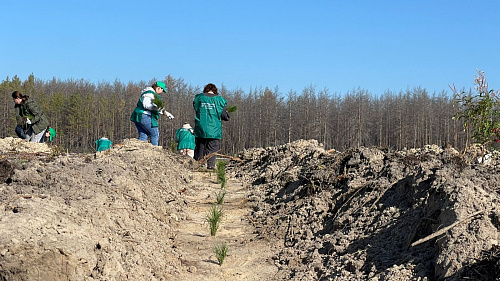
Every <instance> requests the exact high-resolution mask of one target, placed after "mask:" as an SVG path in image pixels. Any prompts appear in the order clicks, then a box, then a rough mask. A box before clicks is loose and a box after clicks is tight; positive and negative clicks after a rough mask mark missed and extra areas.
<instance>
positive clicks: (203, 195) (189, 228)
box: [174, 172, 277, 280]
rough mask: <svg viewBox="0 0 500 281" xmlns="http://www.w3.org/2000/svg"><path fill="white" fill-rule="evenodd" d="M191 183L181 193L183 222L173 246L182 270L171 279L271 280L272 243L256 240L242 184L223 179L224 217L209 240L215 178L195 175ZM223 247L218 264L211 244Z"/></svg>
mask: <svg viewBox="0 0 500 281" xmlns="http://www.w3.org/2000/svg"><path fill="white" fill-rule="evenodd" d="M193 177H194V181H193V183H194V184H192V185H191V186H190V187H189V188H188V189H187V190H185V191H184V192H183V194H184V198H185V200H186V202H187V205H188V208H187V209H186V214H187V217H188V218H187V220H185V221H180V223H179V225H178V233H177V234H176V236H175V242H174V245H175V247H176V248H177V249H178V253H180V254H179V255H180V261H181V263H182V266H183V267H186V268H187V272H179V275H178V276H175V278H176V280H272V279H274V278H275V277H276V273H277V268H276V266H274V265H273V260H272V259H271V256H272V253H273V248H274V247H275V243H272V242H270V241H264V240H259V239H258V238H257V237H256V234H255V233H254V232H255V226H253V225H252V222H251V221H250V218H249V217H247V214H248V213H249V211H250V206H249V204H248V203H247V200H246V188H245V186H244V184H242V183H240V182H236V181H234V180H232V179H229V180H228V184H227V187H226V190H227V193H226V196H225V200H224V204H223V206H224V217H223V219H222V222H221V226H220V228H219V230H218V231H217V234H216V236H215V237H212V236H210V231H209V225H208V223H207V222H206V216H207V213H208V212H209V210H210V208H211V206H212V204H213V203H214V202H216V195H215V194H216V192H218V191H220V190H221V187H220V184H217V183H216V176H215V174H214V173H209V172H194V173H193ZM222 242H226V243H227V245H228V253H227V257H226V259H225V260H224V262H223V264H222V265H221V266H220V265H219V264H218V263H217V259H216V257H215V254H214V252H213V246H214V245H216V244H219V243H222Z"/></svg>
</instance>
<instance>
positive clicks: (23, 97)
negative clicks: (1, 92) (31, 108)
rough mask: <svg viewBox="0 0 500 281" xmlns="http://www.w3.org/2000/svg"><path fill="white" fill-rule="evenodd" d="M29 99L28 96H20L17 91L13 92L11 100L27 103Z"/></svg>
mask: <svg viewBox="0 0 500 281" xmlns="http://www.w3.org/2000/svg"><path fill="white" fill-rule="evenodd" d="M29 98H30V96H25V95H23V94H21V92H19V91H14V92H13V93H12V99H22V100H23V103H24V102H25V101H27V100H28V99H29Z"/></svg>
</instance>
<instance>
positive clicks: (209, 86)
mask: <svg viewBox="0 0 500 281" xmlns="http://www.w3.org/2000/svg"><path fill="white" fill-rule="evenodd" d="M210 91H212V92H213V93H214V94H216V95H218V94H219V93H218V92H217V87H216V86H215V85H214V84H212V83H209V84H207V85H206V86H205V88H203V93H205V94H206V93H208V92H210Z"/></svg>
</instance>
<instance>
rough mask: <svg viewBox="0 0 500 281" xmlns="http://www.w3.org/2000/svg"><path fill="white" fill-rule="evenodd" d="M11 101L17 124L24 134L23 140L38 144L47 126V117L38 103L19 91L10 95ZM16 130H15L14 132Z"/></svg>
mask: <svg viewBox="0 0 500 281" xmlns="http://www.w3.org/2000/svg"><path fill="white" fill-rule="evenodd" d="M12 99H13V100H14V103H15V106H14V108H15V109H16V120H17V124H18V125H19V126H20V127H21V129H22V132H23V133H24V139H26V140H28V141H30V142H40V140H41V139H42V137H43V136H44V134H45V130H46V128H47V126H49V120H48V119H47V116H45V114H44V113H43V111H42V109H41V108H40V106H39V105H38V103H36V102H35V101H34V100H33V99H30V98H29V96H26V95H23V94H21V92H19V91H14V92H13V93H12ZM17 130H18V129H17V128H16V132H17ZM18 135H19V133H18Z"/></svg>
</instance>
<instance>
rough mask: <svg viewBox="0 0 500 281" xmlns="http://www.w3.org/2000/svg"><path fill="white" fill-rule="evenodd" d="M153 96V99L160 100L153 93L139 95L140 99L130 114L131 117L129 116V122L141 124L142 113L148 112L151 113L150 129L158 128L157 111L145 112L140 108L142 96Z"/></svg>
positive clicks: (158, 96)
mask: <svg viewBox="0 0 500 281" xmlns="http://www.w3.org/2000/svg"><path fill="white" fill-rule="evenodd" d="M151 93H152V94H154V95H155V97H157V98H159V99H160V100H161V97H160V95H158V94H156V93H155V92H154V91H144V92H142V93H141V97H140V98H139V101H138V102H137V105H136V107H135V109H134V111H133V112H132V116H130V121H132V122H138V123H141V120H142V114H143V113H144V111H149V112H151V127H153V128H154V127H158V118H159V116H160V113H159V112H158V111H157V110H147V109H145V108H144V106H142V101H143V100H144V95H145V94H151Z"/></svg>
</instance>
